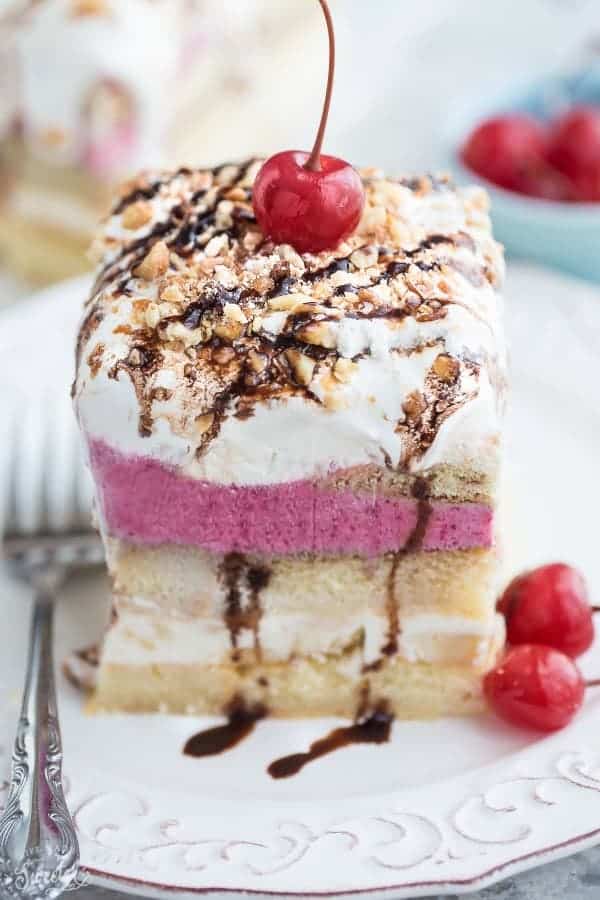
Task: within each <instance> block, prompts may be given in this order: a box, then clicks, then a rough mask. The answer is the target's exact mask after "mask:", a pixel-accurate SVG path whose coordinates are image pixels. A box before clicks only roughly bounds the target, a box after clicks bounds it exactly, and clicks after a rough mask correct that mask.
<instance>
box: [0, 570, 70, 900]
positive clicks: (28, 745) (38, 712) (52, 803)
mask: <svg viewBox="0 0 600 900" xmlns="http://www.w3.org/2000/svg"><path fill="white" fill-rule="evenodd" d="M40 574H41V575H42V577H40V578H38V579H36V596H35V601H34V605H33V612H32V616H31V634H30V641H29V654H28V660H27V674H26V679H25V689H24V694H23V703H22V707H21V715H20V718H19V724H18V726H17V735H16V739H15V744H14V748H13V756H12V767H11V775H10V785H9V791H8V798H7V802H6V807H5V809H4V812H3V814H2V816H1V817H0V894H2V895H3V896H8V897H15V898H34V897H35V898H40V900H46V898H48V900H52V898H54V897H58V896H59V894H61V893H62V892H63V891H64V890H65V889H66V888H67V887H68V886H69V884H71V882H72V881H73V880H74V878H75V877H76V875H77V868H78V863H79V847H78V843H77V837H76V835H75V829H74V826H73V822H72V820H71V816H70V815H69V811H68V809H67V805H66V803H65V798H64V794H63V789H62V745H61V736H60V727H59V723H58V716H57V708H56V689H55V684H54V662H53V653H52V636H53V618H54V597H55V594H56V591H57V589H58V586H59V584H60V583H61V582H62V572H60V571H59V570H58V569H55V570H53V571H52V572H50V571H49V570H48V569H46V570H45V572H43V573H40Z"/></svg>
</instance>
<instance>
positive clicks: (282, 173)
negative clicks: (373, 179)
mask: <svg viewBox="0 0 600 900" xmlns="http://www.w3.org/2000/svg"><path fill="white" fill-rule="evenodd" d="M308 159H309V154H308V153H303V152H301V151H299V150H286V151H284V152H282V153H276V154H275V156H272V157H271V158H270V159H268V160H267V161H266V162H265V164H264V165H263V167H262V169H261V170H260V172H259V173H258V175H257V177H256V181H255V182H254V212H255V215H256V218H257V219H258V223H259V225H260V227H261V228H262V230H263V231H264V232H265V234H268V235H269V237H271V238H272V239H273V240H274V241H276V242H277V243H280V244H292V246H294V247H295V248H296V250H298V251H299V252H300V253H319V252H320V251H321V250H328V249H333V248H334V247H337V245H338V244H339V243H341V241H343V240H344V238H346V237H348V235H349V234H352V232H353V231H354V229H355V228H356V226H357V225H358V223H359V220H360V217H361V213H362V210H363V205H364V191H363V186H362V182H361V180H360V176H359V175H358V173H357V172H356V171H355V169H353V168H352V166H350V165H349V164H348V163H346V162H344V161H343V160H341V159H336V158H335V157H334V156H323V155H322V156H321V157H320V168H319V169H317V170H313V169H309V168H306V163H307V161H308Z"/></svg>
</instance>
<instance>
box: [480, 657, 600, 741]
mask: <svg viewBox="0 0 600 900" xmlns="http://www.w3.org/2000/svg"><path fill="white" fill-rule="evenodd" d="M590 684H594V682H590ZM585 687H586V685H585V682H584V680H583V678H582V675H581V672H580V671H579V669H578V668H577V665H576V664H575V663H574V662H573V660H572V659H571V658H570V657H569V656H566V654H564V653H560V652H559V651H558V650H554V649H553V648H552V647H543V646H540V645H537V644H522V645H521V646H520V647H513V648H512V649H511V650H509V651H508V653H507V654H506V656H505V657H504V659H503V660H502V661H501V662H500V664H499V665H498V666H496V668H495V669H492V670H491V672H488V674H487V675H486V676H485V679H484V682H483V691H484V694H485V697H486V699H487V701H488V703H489V704H490V706H491V707H492V709H494V710H495V711H496V712H497V713H498V715H499V716H501V717H502V718H503V719H505V720H506V721H508V722H511V723H512V724H515V725H525V726H528V727H530V728H536V729H538V730H539V731H556V730H558V729H559V728H564V727H565V726H566V725H568V724H569V722H570V721H571V719H572V718H573V716H574V715H575V714H576V713H577V711H578V710H579V708H580V707H581V704H582V703H583V697H584V694H585Z"/></svg>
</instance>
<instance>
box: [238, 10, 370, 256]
mask: <svg viewBox="0 0 600 900" xmlns="http://www.w3.org/2000/svg"><path fill="white" fill-rule="evenodd" d="M319 3H320V5H321V8H322V10H323V14H324V16H325V22H326V24H327V34H328V36H329V71H328V74H327V89H326V91H325V101H324V103H323V112H322V113H321V121H320V122H319V130H318V132H317V137H316V139H315V144H314V147H313V149H312V152H311V153H303V152H301V151H299V150H285V151H283V152H282V153H276V154H275V156H271V157H270V159H268V160H267V161H266V162H265V163H264V165H263V166H262V168H261V170H260V171H259V173H258V175H257V176H256V180H255V182H254V191H253V205H254V213H255V215H256V218H257V220H258V224H259V225H260V227H261V228H262V230H263V231H264V233H265V234H266V235H268V237H270V238H272V240H274V241H276V242H277V243H279V244H291V245H292V246H293V247H295V248H296V250H298V251H299V252H300V253H320V252H321V251H322V250H333V249H335V247H337V246H338V244H340V243H341V242H342V241H343V240H344V238H346V237H348V235H350V234H352V232H353V231H354V229H355V228H356V226H357V225H358V223H359V220H360V217H361V213H362V210H363V206H364V202H365V194H364V188H363V185H362V181H361V180H360V176H359V174H358V172H356V170H355V169H353V168H352V166H351V165H350V164H349V163H347V162H344V161H343V160H341V159H337V158H336V157H335V156H323V155H322V154H321V147H322V146H323V138H324V136H325V127H326V125H327V117H328V115H329V106H330V104H331V92H332V90H333V75H334V70H335V38H334V33H333V21H332V19H331V13H330V11H329V7H328V6H327V2H326V0H319Z"/></svg>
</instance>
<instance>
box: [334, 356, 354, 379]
mask: <svg viewBox="0 0 600 900" xmlns="http://www.w3.org/2000/svg"><path fill="white" fill-rule="evenodd" d="M357 369H358V366H357V365H356V363H355V362H352V360H351V359H344V357H343V356H341V357H340V358H339V359H338V360H337V362H336V364H335V366H334V367H333V374H334V376H335V377H336V378H337V380H338V381H343V382H347V381H350V379H351V378H352V376H353V375H354V373H355V372H356V371H357Z"/></svg>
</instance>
